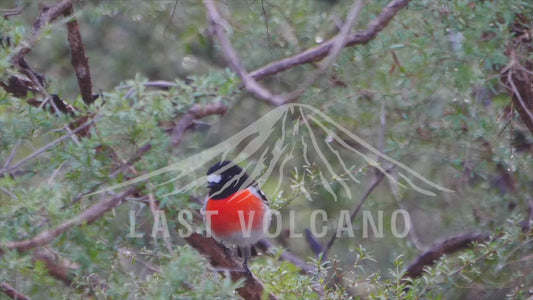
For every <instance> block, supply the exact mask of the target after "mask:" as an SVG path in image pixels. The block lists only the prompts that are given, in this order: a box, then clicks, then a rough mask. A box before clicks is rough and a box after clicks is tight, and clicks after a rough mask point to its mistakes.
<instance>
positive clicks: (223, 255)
mask: <svg viewBox="0 0 533 300" xmlns="http://www.w3.org/2000/svg"><path fill="white" fill-rule="evenodd" d="M185 241H187V243H188V244H189V245H191V246H192V247H193V248H195V249H196V250H197V251H198V252H200V254H202V255H205V256H206V257H207V258H208V259H209V261H210V263H211V265H212V266H213V267H215V268H217V269H219V270H220V271H219V272H220V274H221V275H223V276H226V274H229V276H230V278H231V280H232V281H234V282H236V281H238V280H241V279H244V280H245V282H244V286H243V287H240V288H238V289H237V292H238V293H239V295H241V297H243V298H244V299H258V300H259V299H262V296H263V291H264V290H265V288H264V286H263V283H262V282H261V281H259V279H257V277H255V275H253V274H249V275H247V274H246V273H245V272H244V270H243V267H242V262H241V261H239V260H238V259H237V258H236V257H235V256H234V255H232V254H231V251H228V249H226V248H225V247H224V246H222V245H221V244H220V243H218V242H217V241H215V240H214V239H213V238H207V237H205V236H203V235H201V234H199V233H193V234H192V235H191V236H190V237H187V238H185ZM269 298H270V299H276V297H275V296H274V295H272V294H269Z"/></svg>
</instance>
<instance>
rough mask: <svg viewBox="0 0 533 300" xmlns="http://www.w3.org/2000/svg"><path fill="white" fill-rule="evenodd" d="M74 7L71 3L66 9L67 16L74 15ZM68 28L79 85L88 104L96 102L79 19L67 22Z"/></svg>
mask: <svg viewBox="0 0 533 300" xmlns="http://www.w3.org/2000/svg"><path fill="white" fill-rule="evenodd" d="M73 13H74V7H73V6H72V3H70V6H69V7H66V9H65V13H64V15H65V16H72V14H73ZM67 28H68V44H69V45H70V59H71V63H72V67H73V68H74V72H75V73H76V78H77V79H78V86H79V87H80V94H81V97H82V98H83V101H84V102H85V103H86V104H91V103H93V102H94V100H95V99H96V97H95V96H94V95H93V93H92V82H91V70H90V68H89V59H88V58H87V55H85V49H84V47H83V40H82V39H81V34H80V28H79V26H78V21H76V19H73V20H71V21H69V22H68V23H67Z"/></svg>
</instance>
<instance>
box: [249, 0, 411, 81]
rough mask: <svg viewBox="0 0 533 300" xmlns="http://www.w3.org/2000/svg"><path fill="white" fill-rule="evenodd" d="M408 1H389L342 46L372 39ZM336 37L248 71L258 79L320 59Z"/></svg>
mask: <svg viewBox="0 0 533 300" xmlns="http://www.w3.org/2000/svg"><path fill="white" fill-rule="evenodd" d="M409 1H410V0H393V1H391V2H389V4H388V5H387V6H386V7H385V8H384V9H383V10H382V11H381V13H380V14H379V15H378V16H377V17H376V18H375V19H374V20H372V21H371V22H370V24H369V25H368V27H367V29H365V30H363V31H361V32H358V33H355V34H353V35H350V36H348V37H347V39H346V43H345V44H344V47H350V46H353V45H358V44H366V43H368V42H370V41H371V40H373V39H374V38H375V37H376V35H377V34H378V33H379V32H380V31H381V30H383V28H385V27H386V26H387V24H389V22H390V21H391V20H392V18H393V17H394V16H395V15H396V14H397V13H398V11H400V10H401V9H402V8H404V7H405V6H407V4H408V3H409ZM336 38H337V37H336V36H335V37H333V38H332V39H330V40H328V41H327V42H325V43H323V44H321V45H320V46H316V47H313V48H311V49H308V50H306V51H304V52H302V53H299V54H296V55H294V56H291V57H287V58H285V59H282V60H278V61H275V62H272V63H270V64H268V65H266V66H263V67H261V68H259V69H257V70H255V71H252V72H250V77H252V78H253V79H255V80H260V79H263V78H265V77H268V76H271V75H274V74H277V73H280V72H283V71H285V70H288V69H290V68H293V67H295V66H298V65H303V64H308V63H312V62H315V61H318V60H321V59H322V58H324V57H325V56H326V55H328V53H329V52H330V51H331V49H332V48H333V45H334V44H335V40H336Z"/></svg>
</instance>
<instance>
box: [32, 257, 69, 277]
mask: <svg viewBox="0 0 533 300" xmlns="http://www.w3.org/2000/svg"><path fill="white" fill-rule="evenodd" d="M32 261H33V263H35V262H37V261H40V262H43V263H44V265H45V266H46V269H47V270H48V274H50V276H52V277H54V278H56V279H57V280H59V281H61V282H63V283H64V284H65V285H66V286H70V285H71V284H72V273H71V272H72V267H71V266H70V265H67V264H64V263H62V262H60V261H57V259H56V257H55V256H54V255H53V254H52V253H50V252H48V251H46V250H44V249H36V250H35V251H34V252H33V258H32Z"/></svg>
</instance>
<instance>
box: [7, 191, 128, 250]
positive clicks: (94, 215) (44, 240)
mask: <svg viewBox="0 0 533 300" xmlns="http://www.w3.org/2000/svg"><path fill="white" fill-rule="evenodd" d="M136 190H137V188H136V187H131V188H130V189H128V190H126V191H125V192H123V193H122V194H119V195H117V196H115V197H113V198H111V199H106V200H102V201H100V202H98V203H96V204H94V205H93V206H91V207H89V208H88V209H86V210H85V211H83V212H82V213H81V214H79V215H77V216H75V217H74V218H72V219H70V220H67V221H66V222H64V223H63V224H61V225H59V226H57V227H56V228H54V229H50V230H47V231H44V232H41V233H39V234H38V235H36V236H35V237H33V238H32V239H29V240H24V241H18V242H9V243H7V244H6V245H4V246H3V247H2V248H4V249H9V250H13V249H16V250H18V251H20V252H24V251H28V250H30V249H33V248H35V247H39V246H44V245H46V244H49V243H50V242H52V241H53V240H54V239H55V238H56V237H58V236H59V235H60V234H62V233H63V232H65V231H67V230H68V229H70V228H71V227H72V226H77V225H82V224H86V223H92V222H94V221H96V220H98V219H99V218H101V217H102V216H103V215H104V213H106V212H107V211H109V210H111V209H113V208H115V207H117V206H118V205H119V204H120V203H122V201H124V199H125V198H126V197H128V196H129V195H131V194H133V193H134V192H135V191H136Z"/></svg>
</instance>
